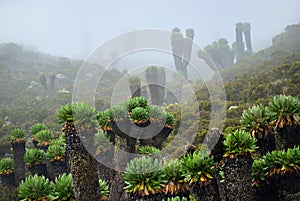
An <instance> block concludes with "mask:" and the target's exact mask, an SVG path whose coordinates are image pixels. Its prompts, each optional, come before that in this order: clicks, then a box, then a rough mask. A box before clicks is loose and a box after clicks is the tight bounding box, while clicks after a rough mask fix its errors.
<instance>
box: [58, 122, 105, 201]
mask: <svg viewBox="0 0 300 201" xmlns="http://www.w3.org/2000/svg"><path fill="white" fill-rule="evenodd" d="M63 131H64V133H65V135H66V138H67V152H68V156H69V160H70V170H71V174H72V177H73V184H74V195H75V198H76V200H77V201H90V200H95V201H98V200H100V199H101V196H100V193H99V180H98V174H97V161H96V159H95V158H93V156H92V155H91V154H90V153H93V150H94V148H93V145H94V144H93V143H92V139H93V137H92V136H93V134H94V133H91V132H93V129H91V130H89V131H88V132H85V129H84V128H82V129H80V131H79V133H80V135H82V136H83V137H84V138H85V139H86V142H85V143H86V144H85V145H88V146H89V148H88V149H86V147H85V146H84V145H83V143H82V142H81V139H80V137H79V135H78V133H77V131H76V129H75V127H74V125H73V124H72V123H70V122H67V123H66V124H65V126H64V128H63ZM83 131H84V132H85V133H83ZM89 143H92V144H89ZM89 152H90V153H89Z"/></svg>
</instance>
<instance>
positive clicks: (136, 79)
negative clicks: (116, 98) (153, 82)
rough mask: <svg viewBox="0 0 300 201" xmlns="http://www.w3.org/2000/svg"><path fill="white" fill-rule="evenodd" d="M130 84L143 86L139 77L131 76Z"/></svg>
mask: <svg viewBox="0 0 300 201" xmlns="http://www.w3.org/2000/svg"><path fill="white" fill-rule="evenodd" d="M128 83H129V85H140V84H141V80H140V78H139V77H137V76H131V77H129V79H128Z"/></svg>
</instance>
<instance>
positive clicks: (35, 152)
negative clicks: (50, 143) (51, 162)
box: [24, 148, 45, 164]
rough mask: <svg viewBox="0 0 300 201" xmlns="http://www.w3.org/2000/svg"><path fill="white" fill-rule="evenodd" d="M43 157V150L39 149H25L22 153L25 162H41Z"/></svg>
mask: <svg viewBox="0 0 300 201" xmlns="http://www.w3.org/2000/svg"><path fill="white" fill-rule="evenodd" d="M44 159H45V152H44V151H43V150H40V149H35V148H34V149H26V152H25V155H24V161H25V162H26V163H27V164H34V163H43V161H44Z"/></svg>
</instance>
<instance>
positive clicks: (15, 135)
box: [10, 128, 25, 142]
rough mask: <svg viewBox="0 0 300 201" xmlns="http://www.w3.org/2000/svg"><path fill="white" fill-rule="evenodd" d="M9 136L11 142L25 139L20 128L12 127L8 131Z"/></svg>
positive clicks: (23, 132)
mask: <svg viewBox="0 0 300 201" xmlns="http://www.w3.org/2000/svg"><path fill="white" fill-rule="evenodd" d="M10 138H11V141H12V142H20V141H23V142H24V141H25V131H24V130H23V129H20V128H16V129H13V130H12V131H11V132H10Z"/></svg>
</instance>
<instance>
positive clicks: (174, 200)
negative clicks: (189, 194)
mask: <svg viewBox="0 0 300 201" xmlns="http://www.w3.org/2000/svg"><path fill="white" fill-rule="evenodd" d="M163 201H165V200H163ZM166 201H187V198H185V197H183V198H180V197H179V196H176V197H174V198H173V197H172V198H168V199H167V200H166Z"/></svg>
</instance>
